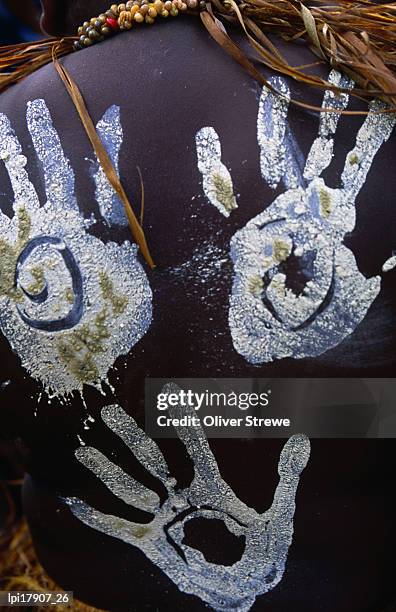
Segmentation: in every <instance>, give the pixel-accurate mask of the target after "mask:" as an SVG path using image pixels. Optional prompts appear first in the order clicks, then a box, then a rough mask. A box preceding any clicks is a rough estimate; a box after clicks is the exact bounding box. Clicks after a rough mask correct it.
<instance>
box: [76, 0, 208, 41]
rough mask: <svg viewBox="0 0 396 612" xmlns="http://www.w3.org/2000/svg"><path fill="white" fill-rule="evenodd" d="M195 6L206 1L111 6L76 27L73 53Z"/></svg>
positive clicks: (134, 1)
mask: <svg viewBox="0 0 396 612" xmlns="http://www.w3.org/2000/svg"><path fill="white" fill-rule="evenodd" d="M198 6H199V7H200V8H201V9H202V10H203V9H205V8H206V2H202V1H201V2H200V4H198V0H186V1H185V2H184V0H165V2H163V1H162V0H154V2H149V0H129V1H128V2H127V3H126V4H124V3H122V4H112V5H111V7H110V9H109V10H108V11H106V12H105V13H102V14H100V15H99V16H98V17H93V18H92V19H90V21H85V22H84V23H83V24H82V26H80V27H79V28H78V36H79V39H78V40H76V41H75V42H74V49H75V50H76V51H78V50H80V49H83V48H84V47H89V46H91V45H93V44H95V43H98V42H101V41H103V40H105V38H108V37H109V36H112V35H114V34H116V33H117V32H119V31H122V30H130V29H131V28H132V27H134V26H136V25H139V24H142V23H147V24H150V25H151V24H153V23H154V22H155V20H156V18H157V17H162V18H164V19H166V18H167V17H177V15H178V14H179V12H182V13H183V12H186V11H187V10H192V11H195V10H196V9H197V8H198Z"/></svg>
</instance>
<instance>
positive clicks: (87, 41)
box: [83, 36, 92, 47]
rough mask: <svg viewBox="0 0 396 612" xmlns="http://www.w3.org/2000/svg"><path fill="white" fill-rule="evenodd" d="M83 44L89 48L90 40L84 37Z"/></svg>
mask: <svg viewBox="0 0 396 612" xmlns="http://www.w3.org/2000/svg"><path fill="white" fill-rule="evenodd" d="M83 44H84V45H85V46H86V47H89V46H90V45H92V40H91V39H90V38H89V37H88V36H86V37H85V38H84V42H83Z"/></svg>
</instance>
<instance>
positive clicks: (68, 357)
mask: <svg viewBox="0 0 396 612" xmlns="http://www.w3.org/2000/svg"><path fill="white" fill-rule="evenodd" d="M26 120H27V126H28V129H29V132H30V136H31V138H32V142H33V146H34V149H35V152H36V155H37V158H38V161H39V163H40V164H41V167H42V170H43V174H44V182H45V190H46V197H47V201H46V203H45V204H44V205H43V206H40V203H39V199H38V196H37V192H36V190H35V188H34V186H33V185H32V183H31V182H30V180H29V177H28V174H27V171H26V163H27V160H26V157H25V156H24V155H22V149H21V145H20V143H19V141H18V139H17V137H16V135H15V133H14V131H13V130H12V127H11V125H10V122H9V120H8V118H7V117H6V116H5V115H0V157H1V159H2V160H3V162H4V164H5V167H6V169H7V172H8V175H9V177H10V180H11V185H12V189H13V192H14V204H13V210H14V216H13V217H12V218H9V217H7V216H6V215H5V214H4V213H2V212H1V213H0V326H1V330H2V332H3V333H4V335H5V336H6V337H7V338H8V340H9V342H10V344H11V346H12V348H13V349H14V351H15V352H16V353H17V354H18V355H19V357H20V359H21V362H22V365H23V366H24V367H25V368H26V369H27V370H28V372H29V373H30V374H31V375H32V376H33V377H34V378H36V379H37V380H39V381H40V382H41V383H42V384H43V385H44V387H45V389H46V390H48V392H51V393H53V394H54V395H58V396H66V395H67V394H69V393H72V392H73V391H79V392H82V389H83V385H84V384H90V385H96V386H100V385H101V384H102V383H103V382H104V381H105V380H106V377H107V373H108V371H109V369H110V368H111V367H112V365H113V364H114V362H115V360H116V359H117V357H118V356H120V355H122V354H127V353H128V352H129V350H130V349H131V348H132V347H133V346H134V344H135V343H136V342H137V341H138V340H139V339H140V338H141V337H142V336H143V335H144V334H145V333H146V331H147V329H148V327H149V325H150V322H151V308H152V307H151V301H152V294H151V290H150V287H149V284H148V280H147V277H146V274H145V272H144V270H143V268H142V266H141V265H140V264H139V262H138V260H137V248H136V247H135V246H134V245H131V244H130V243H129V242H124V244H122V245H121V246H119V245H118V244H115V243H113V242H110V243H107V244H104V243H103V242H102V241H101V240H99V239H98V238H96V237H94V236H92V235H90V234H89V233H88V232H87V226H88V225H89V223H88V222H87V221H86V220H85V219H84V217H83V215H82V213H81V212H80V210H79V208H78V204H77V201H76V198H75V195H74V173H73V171H72V169H71V167H70V164H69V161H68V160H67V158H66V157H65V154H64V152H63V149H62V145H61V142H60V139H59V136H58V134H57V132H56V130H55V128H54V126H53V124H52V119H51V116H50V113H49V111H48V108H47V106H46V104H45V102H44V100H34V101H33V102H30V103H29V104H28V108H27V114H26ZM109 124H110V125H113V126H114V127H115V128H116V127H117V126H119V111H118V109H117V107H111V108H110V109H109V110H108V111H107V113H106V114H105V116H104V117H103V119H102V120H101V122H100V123H99V124H98V131H99V133H100V134H101V132H102V137H104V135H105V133H106V127H107V128H108V126H109ZM114 133H115V134H118V138H117V139H116V140H114V138H113V140H112V141H109V142H106V139H105V138H104V142H105V145H107V146H108V149H109V153H110V155H111V156H112V157H113V159H114V160H115V161H116V159H118V150H119V147H120V146H121V142H122V134H121V138H120V137H119V136H120V132H119V130H118V132H117V131H116V130H115V131H114ZM95 182H96V191H97V196H98V201H99V203H103V202H106V203H107V205H108V206H107V209H105V207H104V205H103V206H102V207H101V209H102V212H103V214H104V216H105V218H107V219H108V221H111V222H112V221H114V220H113V219H112V212H113V209H112V208H111V203H112V200H110V201H109V193H111V188H110V186H109V185H108V184H107V183H106V181H104V180H103V177H102V176H101V174H100V172H99V170H98V171H97V173H96V175H95ZM109 190H110V192H109ZM111 197H112V195H111ZM113 204H114V206H115V205H116V202H113ZM117 219H118V222H119V223H124V219H123V218H122V217H121V216H120V214H118V217H117Z"/></svg>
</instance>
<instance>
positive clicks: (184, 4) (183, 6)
mask: <svg viewBox="0 0 396 612" xmlns="http://www.w3.org/2000/svg"><path fill="white" fill-rule="evenodd" d="M187 8H188V7H187V4H186V3H185V2H182V3H181V5H180V10H181V11H182V12H184V11H186V10H187Z"/></svg>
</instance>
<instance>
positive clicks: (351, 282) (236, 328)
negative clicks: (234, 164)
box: [229, 71, 396, 364]
mask: <svg viewBox="0 0 396 612" xmlns="http://www.w3.org/2000/svg"><path fill="white" fill-rule="evenodd" d="M329 80H330V81H331V82H333V83H334V84H336V85H338V84H339V85H341V86H342V87H344V88H351V87H352V86H353V83H352V82H350V81H348V79H346V78H344V77H341V75H340V74H339V73H337V72H335V71H332V72H331V74H330V76H329ZM273 84H274V86H275V88H276V89H278V90H280V91H281V92H282V93H283V94H284V95H285V96H286V99H285V98H280V97H279V96H276V95H274V94H272V93H270V92H269V90H268V89H266V88H264V89H263V92H262V96H261V100H260V107H259V116H258V140H259V145H260V148H261V172H262V175H263V178H264V179H265V180H266V181H267V183H268V184H269V185H270V186H271V187H272V188H275V187H277V186H278V184H279V182H280V181H282V182H283V184H284V186H285V187H286V188H287V191H286V192H284V193H282V194H281V195H279V196H278V197H277V198H276V199H275V201H274V202H273V203H272V204H271V205H270V206H268V207H267V208H266V210H265V211H264V212H263V213H261V214H259V215H258V216H256V217H255V218H254V219H251V220H250V221H249V222H248V223H247V225H246V226H245V227H244V228H243V229H242V230H240V231H238V232H237V233H236V234H235V235H234V237H233V238H232V241H231V258H232V261H233V264H234V272H235V274H234V280H233V286H232V292H231V298H230V310H229V325H230V330H231V335H232V340H233V344H234V347H235V349H236V350H237V351H238V353H240V354H241V355H242V356H243V357H244V358H245V359H246V360H247V361H249V362H250V363H254V364H259V363H263V362H268V361H272V360H274V359H281V358H283V357H293V358H302V357H307V356H315V355H320V354H321V353H323V352H325V351H327V350H329V349H331V348H332V347H334V346H336V345H338V344H339V343H340V342H341V341H342V340H344V339H345V338H346V337H347V336H348V335H349V334H351V333H352V332H353V331H354V330H355V329H356V327H357V326H358V324H359V323H360V322H361V321H362V319H363V318H364V317H365V315H366V313H367V311H368V309H369V307H370V306H371V304H372V303H373V301H374V299H375V298H376V296H377V295H378V293H379V291H380V277H379V276H376V277H374V278H370V279H367V278H365V276H363V275H362V274H361V273H360V272H359V270H358V267H357V265H356V260H355V257H354V255H353V253H352V252H351V251H350V250H349V249H348V248H347V247H346V246H345V245H344V244H343V239H344V237H345V234H346V233H347V232H350V231H352V230H353V228H354V226H355V217H356V215H355V201H356V197H357V195H358V193H359V191H360V189H361V188H362V186H363V185H364V183H365V180H366V177H367V173H368V172H369V170H370V167H371V164H372V162H373V159H374V156H375V155H376V153H377V151H378V150H379V148H380V147H381V145H382V144H383V143H384V142H385V141H386V140H387V139H388V138H389V136H390V135H391V133H392V130H393V127H394V125H395V122H396V117H395V116H394V114H381V113H378V112H376V111H380V110H381V109H383V108H384V107H385V105H384V104H382V103H381V102H373V103H372V104H371V106H370V110H371V111H373V112H372V113H371V114H369V115H368V116H367V118H366V120H365V121H364V123H363V125H362V127H361V128H360V130H359V132H358V134H357V138H356V145H355V147H354V149H353V150H352V151H350V153H349V154H348V155H347V158H346V162H345V167H344V170H343V172H342V177H341V182H342V187H341V188H339V189H331V188H330V187H327V186H326V184H325V183H324V181H323V179H322V178H321V177H320V175H321V174H322V172H323V171H324V170H325V169H326V168H327V167H328V166H329V164H330V162H331V160H332V157H333V146H334V141H333V136H334V134H335V132H336V128H337V124H338V120H339V117H340V115H339V113H334V114H333V113H325V112H323V113H321V116H320V124H319V135H318V137H317V138H316V140H315V141H314V143H313V145H312V148H311V150H310V152H309V154H308V157H307V160H306V163H305V168H304V165H303V163H302V161H303V160H302V156H301V153H300V152H299V149H298V146H297V145H296V143H295V141H294V139H293V136H292V134H291V131H290V129H289V127H288V125H287V113H288V100H287V98H288V96H289V90H288V87H287V84H286V82H285V81H284V80H283V79H282V78H280V77H276V78H275V79H274V83H273ZM347 104H348V95H346V94H341V95H340V96H337V95H336V94H334V93H333V92H331V91H327V92H326V93H325V95H324V100H323V106H324V107H325V108H334V109H344V108H345V107H346V106H347Z"/></svg>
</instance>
